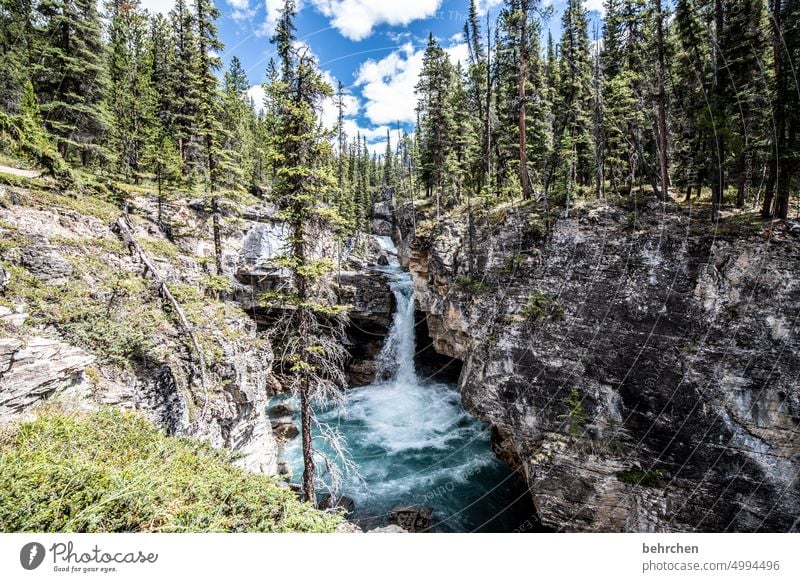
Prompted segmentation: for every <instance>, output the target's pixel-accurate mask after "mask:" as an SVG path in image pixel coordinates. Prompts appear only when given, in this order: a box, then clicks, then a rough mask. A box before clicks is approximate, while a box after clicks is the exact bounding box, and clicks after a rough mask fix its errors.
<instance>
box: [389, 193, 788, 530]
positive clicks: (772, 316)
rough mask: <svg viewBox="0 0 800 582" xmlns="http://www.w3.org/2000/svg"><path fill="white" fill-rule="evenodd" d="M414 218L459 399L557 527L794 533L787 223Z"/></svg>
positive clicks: (588, 212) (415, 241)
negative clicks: (455, 366) (457, 369)
mask: <svg viewBox="0 0 800 582" xmlns="http://www.w3.org/2000/svg"><path fill="white" fill-rule="evenodd" d="M412 222H416V223H417V229H416V236H415V234H414V232H412V231H411V229H410V228H409V225H411V224H412ZM399 224H400V228H401V237H402V239H403V240H404V241H405V242H406V244H405V247H404V248H403V249H401V254H403V255H404V256H405V257H407V261H408V264H409V268H410V270H411V273H412V275H413V277H414V285H415V291H416V299H417V302H418V307H419V308H420V309H421V310H423V311H424V312H425V313H426V314H427V323H428V330H429V332H430V336H431V338H432V342H433V346H434V347H435V348H436V349H437V350H438V351H440V352H441V353H442V354H446V355H448V356H450V357H453V358H459V359H461V360H463V362H464V367H463V371H462V373H461V378H460V387H461V391H462V400H463V402H464V404H465V406H466V407H467V409H468V410H469V411H471V412H472V413H473V414H475V415H477V416H478V417H480V418H482V419H485V420H486V421H488V422H489V423H491V424H492V426H493V429H494V434H495V448H496V450H497V452H498V454H500V455H501V456H502V457H503V458H505V459H506V460H508V461H510V462H511V463H512V465H516V466H517V467H518V468H519V469H520V470H521V471H522V472H523V474H524V475H525V477H526V479H527V481H528V484H529V486H530V490H531V493H532V495H533V499H534V502H535V505H536V508H537V510H538V513H539V516H540V518H541V520H542V522H543V524H544V525H545V526H547V527H552V528H554V529H556V530H566V531H658V532H664V531H694V530H697V531H792V530H795V529H796V528H797V527H798V524H797V515H798V514H800V483H798V481H797V479H796V478H795V477H796V475H797V472H798V470H800V440H799V439H798V434H800V433H799V432H798V430H800V386H799V384H798V378H800V355H798V354H800V337H799V336H798V332H797V326H796V323H797V314H798V313H800V281H799V280H798V278H797V276H796V273H797V272H798V270H800V240H798V238H797V237H796V235H794V234H793V233H792V232H791V225H788V227H787V226H786V225H784V224H780V223H776V225H774V228H772V227H771V225H769V224H767V225H762V224H756V225H753V224H752V222H748V221H747V220H743V219H740V218H738V217H736V216H733V217H730V218H727V219H725V220H723V222H722V223H721V224H720V225H719V228H718V229H717V230H716V231H715V230H714V229H713V228H712V227H711V225H709V224H707V223H705V222H702V221H699V220H697V219H695V218H693V217H692V216H691V215H690V213H689V212H688V211H685V210H681V209H676V208H663V207H661V206H660V205H655V204H653V205H652V206H651V207H644V208H640V209H639V210H637V211H635V212H634V207H633V206H632V207H631V208H629V209H619V208H611V207H606V206H602V205H595V206H585V207H583V208H576V209H575V210H573V211H572V212H571V213H570V217H569V218H568V219H567V218H560V219H558V220H557V221H555V224H553V226H552V228H547V227H546V223H545V221H544V220H543V218H542V217H541V216H539V215H538V214H536V212H534V211H533V209H526V208H525V207H522V208H511V207H509V208H501V209H494V210H492V211H491V212H483V213H478V216H477V217H476V226H475V229H474V231H473V233H472V237H470V236H469V233H468V232H467V230H466V229H465V228H464V227H457V226H455V224H454V223H452V222H450V221H447V220H445V221H443V222H442V223H440V224H432V221H430V220H426V217H425V216H424V215H421V214H419V213H418V214H417V216H416V217H414V219H413V221H412V218H411V217H410V212H409V209H408V208H405V209H401V212H400V213H399ZM469 248H473V249H474V253H473V254H472V256H471V257H470V255H469V253H468V252H467V249H469Z"/></svg>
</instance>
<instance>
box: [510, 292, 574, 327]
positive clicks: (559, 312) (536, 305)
mask: <svg viewBox="0 0 800 582" xmlns="http://www.w3.org/2000/svg"><path fill="white" fill-rule="evenodd" d="M520 315H521V316H522V317H524V318H525V319H526V320H528V321H541V320H542V319H544V318H545V317H548V316H550V317H554V318H556V319H563V318H564V310H563V309H562V308H561V307H560V306H559V305H558V302H557V301H556V300H555V299H553V298H552V297H550V296H549V295H548V294H546V293H543V292H541V291H538V290H537V291H534V292H533V293H531V294H530V296H529V297H528V301H527V303H526V304H525V306H524V307H523V308H522V310H521V311H520Z"/></svg>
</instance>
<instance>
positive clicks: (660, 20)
mask: <svg viewBox="0 0 800 582" xmlns="http://www.w3.org/2000/svg"><path fill="white" fill-rule="evenodd" d="M656 50H657V52H658V132H657V137H658V159H659V162H660V166H661V197H662V198H667V196H668V188H669V166H668V160H667V114H666V93H665V91H664V17H663V14H662V12H661V0H656Z"/></svg>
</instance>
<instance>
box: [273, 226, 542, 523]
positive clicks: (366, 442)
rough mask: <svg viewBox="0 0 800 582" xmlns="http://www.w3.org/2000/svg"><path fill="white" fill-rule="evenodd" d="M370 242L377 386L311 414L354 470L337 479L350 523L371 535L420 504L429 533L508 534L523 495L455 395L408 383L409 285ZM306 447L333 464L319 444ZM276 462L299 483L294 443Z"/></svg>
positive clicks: (439, 386) (384, 241) (389, 249)
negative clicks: (381, 289) (378, 280)
mask: <svg viewBox="0 0 800 582" xmlns="http://www.w3.org/2000/svg"><path fill="white" fill-rule="evenodd" d="M375 238H376V240H377V241H378V243H379V244H380V246H381V249H382V251H383V253H385V254H386V255H387V258H388V264H387V265H384V266H375V267H373V268H374V269H377V270H380V271H382V272H383V273H385V274H386V276H387V278H388V281H389V286H390V289H391V291H392V293H393V294H394V298H395V301H396V303H397V307H396V310H395V314H394V318H393V320H392V325H391V327H390V329H389V333H388V335H387V336H386V340H385V342H384V345H383V348H382V350H381V352H380V354H379V356H378V362H377V363H378V373H377V377H376V379H375V382H374V383H373V384H370V385H369V386H361V387H358V388H349V389H348V390H347V392H346V394H345V403H344V406H342V407H331V408H327V409H325V408H322V409H319V410H317V413H318V420H319V421H320V422H321V423H323V424H325V425H328V426H335V427H336V428H337V429H338V430H339V431H340V432H341V434H342V436H343V439H344V448H345V449H346V453H347V456H348V458H349V459H350V460H351V461H352V463H354V465H355V466H356V467H357V475H356V474H352V473H348V474H345V476H344V483H343V489H342V491H341V493H342V494H344V495H347V496H348V497H351V498H352V499H353V500H354V501H355V506H356V510H355V516H354V517H355V518H357V519H359V520H360V521H361V522H362V523H363V524H369V525H370V526H372V527H374V526H377V525H382V524H383V523H384V522H385V519H386V516H387V515H388V513H389V512H390V511H391V510H392V509H393V508H395V507H398V506H409V505H429V506H431V507H433V508H434V511H435V514H434V515H435V518H436V521H437V522H438V524H437V530H438V531H471V530H473V529H480V530H486V531H510V530H511V529H513V528H514V527H517V525H519V523H520V520H519V518H518V517H514V516H513V515H512V514H513V512H511V513H509V508H510V507H512V506H514V504H515V503H516V501H515V500H518V499H521V498H526V499H527V497H526V494H525V493H524V492H520V491H519V490H518V487H519V483H518V482H517V481H516V479H514V478H511V474H510V470H509V469H508V467H506V466H505V465H503V464H502V463H501V462H500V461H498V460H497V459H496V458H495V457H494V455H493V454H492V451H491V446H490V442H489V433H488V431H487V428H486V426H485V425H484V424H483V423H481V422H479V421H478V420H476V419H474V418H472V417H470V416H469V415H468V414H467V413H466V411H465V410H464V409H463V408H462V407H461V403H460V396H459V393H458V391H457V390H456V388H455V386H452V385H448V384H443V383H440V382H433V381H429V380H425V379H423V378H420V377H419V376H418V375H417V373H416V370H415V367H414V354H415V351H416V337H415V332H414V327H415V321H414V286H413V284H412V281H411V276H410V275H409V274H408V273H407V272H405V271H403V269H402V268H401V267H400V262H399V261H398V259H397V249H396V248H395V246H394V244H393V243H392V241H391V239H390V238H388V237H375ZM314 444H315V447H316V448H318V449H320V450H322V451H324V452H325V453H326V454H327V455H328V457H329V458H331V459H335V458H336V451H333V450H329V449H328V445H327V444H326V443H325V441H324V440H323V439H315V443H314ZM282 459H284V460H288V461H289V462H290V464H291V467H292V474H293V478H294V479H295V481H297V480H299V478H300V476H301V475H302V462H303V459H302V451H301V447H300V439H299V438H296V439H293V440H292V441H290V442H289V443H287V445H286V446H285V448H284V451H283V454H282ZM319 466H322V464H320V465H319ZM318 479H320V480H322V481H324V480H325V475H324V474H320V475H319V476H318ZM522 521H524V520H522Z"/></svg>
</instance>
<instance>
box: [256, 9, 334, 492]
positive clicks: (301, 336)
mask: <svg viewBox="0 0 800 582" xmlns="http://www.w3.org/2000/svg"><path fill="white" fill-rule="evenodd" d="M294 14H295V5H294V2H293V1H292V0H288V1H287V2H286V5H285V7H284V9H283V13H282V16H281V19H280V21H279V23H278V29H277V32H276V36H275V38H274V40H273V42H276V43H283V44H279V56H280V58H281V78H280V81H278V82H276V83H273V84H272V85H270V87H269V90H270V92H271V98H272V99H273V100H274V102H275V104H276V106H277V109H278V130H279V131H278V132H277V133H276V134H275V135H274V136H273V139H274V145H275V151H276V154H277V156H278V162H279V163H278V165H277V174H276V181H275V184H274V190H273V197H274V200H275V203H276V204H277V206H278V208H279V209H280V212H279V217H280V218H282V219H284V220H285V221H286V222H287V224H288V227H289V238H288V240H289V243H290V244H289V245H288V249H287V251H286V252H285V253H284V254H283V255H281V256H280V257H278V258H277V259H276V260H275V261H274V262H275V264H276V266H280V267H282V268H284V269H287V270H288V272H289V273H290V279H291V288H292V289H291V291H290V292H288V293H274V294H271V295H268V296H267V297H265V299H266V300H267V301H269V302H270V303H272V304H274V305H280V306H282V307H286V308H288V309H287V310H286V312H285V313H286V315H285V316H284V317H283V320H282V322H281V323H280V324H279V326H278V328H277V332H278V333H280V334H281V336H282V337H281V339H282V345H283V346H284V350H283V351H284V353H286V354H288V357H287V358H285V359H284V360H283V361H282V362H281V365H282V369H281V371H282V373H283V375H284V376H285V377H286V378H287V380H289V381H290V386H291V387H292V388H293V389H294V390H295V391H296V393H298V394H299V396H300V412H301V433H302V441H303V445H302V447H303V464H304V471H303V492H304V495H305V498H306V500H307V501H309V502H311V503H316V491H315V479H314V477H315V460H314V456H315V451H314V448H313V442H312V439H313V436H312V431H311V427H312V423H313V422H314V421H313V414H314V413H313V409H312V401H315V400H317V401H319V400H323V401H324V400H325V399H327V398H329V397H333V396H336V395H337V394H338V393H339V390H338V389H339V387H340V386H341V385H342V384H343V380H344V377H343V373H342V363H343V361H344V356H345V352H344V349H343V347H342V344H341V343H340V340H341V337H340V333H341V317H342V314H343V310H342V308H340V307H338V306H335V305H331V304H329V303H327V302H324V301H322V300H321V299H320V298H319V295H318V293H317V292H316V287H317V285H318V284H319V282H320V281H321V280H322V279H323V278H324V277H325V276H326V275H327V274H328V273H329V272H330V270H331V268H332V263H331V261H330V260H329V259H327V258H314V257H313V256H312V249H313V248H314V247H315V242H316V239H317V237H318V236H319V235H320V232H321V230H322V229H324V228H326V227H328V226H329V225H331V223H332V222H333V223H340V219H339V217H338V216H337V215H336V212H335V211H333V210H332V209H330V208H328V207H324V206H322V205H321V204H320V203H319V200H320V197H321V194H323V193H325V192H329V191H331V190H332V189H333V188H335V187H336V182H335V179H334V177H333V175H332V174H331V173H330V166H329V165H328V164H327V163H325V162H324V160H329V159H330V157H331V155H332V152H331V142H330V139H329V135H328V133H327V132H323V131H321V130H320V124H319V122H318V120H317V118H316V115H315V107H316V105H317V103H318V102H319V100H320V99H322V98H326V97H331V96H332V95H333V90H332V88H331V87H330V86H329V85H328V84H327V83H326V82H325V81H324V80H323V78H322V75H321V74H320V72H319V70H318V69H317V67H316V64H315V63H314V61H313V59H312V58H311V57H309V56H308V55H307V54H306V53H305V52H304V50H303V49H302V48H297V47H295V46H294V44H293V43H292V42H291V41H292V40H293V33H292V30H293V26H292V23H293V19H294ZM332 330H333V331H332Z"/></svg>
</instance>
